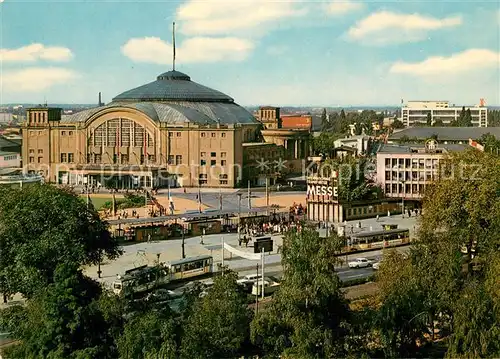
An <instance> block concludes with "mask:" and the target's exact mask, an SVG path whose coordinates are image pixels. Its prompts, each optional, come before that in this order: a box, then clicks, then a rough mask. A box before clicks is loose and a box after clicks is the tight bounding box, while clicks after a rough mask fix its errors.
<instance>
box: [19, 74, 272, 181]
mask: <svg viewBox="0 0 500 359" xmlns="http://www.w3.org/2000/svg"><path fill="white" fill-rule="evenodd" d="M99 102H100V101H99ZM61 112H62V111H61V109H59V108H50V107H39V108H32V109H29V110H28V114H27V121H26V124H25V128H24V129H23V163H24V164H26V165H28V168H29V170H30V171H31V172H36V173H39V174H42V175H43V176H44V177H45V180H46V181H48V182H51V183H58V184H70V185H81V184H89V185H90V184H94V185H103V186H104V185H107V184H109V182H110V181H111V182H112V183H113V185H114V186H116V187H117V188H136V187H148V188H149V187H160V186H166V185H167V184H168V183H169V184H170V185H172V186H187V187H192V186H199V185H202V186H208V187H219V186H221V187H234V186H236V185H237V184H238V181H240V182H241V181H242V178H243V175H244V174H243V173H242V170H241V169H242V168H243V166H244V149H245V148H246V147H249V148H250V147H252V146H251V145H250V146H245V145H244V144H252V143H255V142H257V138H258V134H259V128H260V126H261V124H260V122H258V121H257V120H256V119H255V118H254V116H253V115H252V114H251V113H250V112H248V111H247V110H246V109H244V108H243V107H241V106H239V105H238V104H236V103H235V102H234V100H233V99H232V98H231V97H230V96H228V95H226V94H224V93H222V92H219V91H216V90H213V89H211V88H208V87H206V86H203V85H200V84H198V83H196V82H194V81H191V78H190V77H189V76H188V75H186V74H184V73H182V72H178V71H169V72H166V73H163V74H161V75H159V76H158V77H157V78H156V80H155V81H153V82H150V83H147V84H145V85H142V86H139V87H136V88H134V89H131V90H128V91H125V92H123V93H121V94H119V95H117V96H116V97H115V98H113V100H112V102H111V103H109V104H107V105H103V104H101V103H100V104H99V106H98V107H95V108H91V109H87V110H84V111H81V112H78V113H75V114H72V115H68V116H65V115H61ZM259 145H262V143H259ZM258 147H259V148H261V149H259V151H260V152H259V153H261V152H263V155H265V156H267V157H273V155H274V156H275V157H276V156H279V155H280V149H279V148H277V147H278V146H276V145H275V144H272V143H270V144H269V146H258Z"/></svg>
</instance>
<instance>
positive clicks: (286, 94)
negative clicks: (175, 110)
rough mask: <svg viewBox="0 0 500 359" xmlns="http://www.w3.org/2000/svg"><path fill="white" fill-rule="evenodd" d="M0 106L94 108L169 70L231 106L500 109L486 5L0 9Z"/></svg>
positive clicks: (492, 19)
mask: <svg viewBox="0 0 500 359" xmlns="http://www.w3.org/2000/svg"><path fill="white" fill-rule="evenodd" d="M0 16H1V19H0V20H1V27H0V30H1V33H0V40H1V41H0V60H1V71H0V75H1V78H0V80H1V92H0V102H1V103H28V102H34V103H42V102H43V101H44V99H47V102H48V103H95V102H96V101H97V93H98V92H99V91H101V92H102V93H103V100H104V101H105V102H109V101H111V99H112V98H113V97H114V96H116V95H118V94H119V93H121V92H123V91H125V90H128V89H130V88H134V87H137V86H140V85H142V84H144V83H147V82H150V81H153V80H154V79H155V78H156V76H157V75H158V74H160V73H162V72H164V71H168V70H170V69H171V67H172V65H171V62H172V60H171V58H172V46H171V42H172V40H171V39H172V35H171V27H172V25H171V23H172V21H176V24H177V31H176V33H177V36H176V45H177V51H176V53H177V66H176V67H177V69H178V70H179V71H182V72H185V73H187V74H189V75H190V76H191V78H192V80H194V81H196V82H199V83H201V84H204V85H206V86H209V87H213V88H215V89H218V90H220V91H222V92H225V93H227V94H228V95H230V96H232V97H233V98H235V100H236V102H238V103H240V104H242V105H281V106H284V105H313V106H337V105H340V106H351V105H398V104H399V103H400V101H401V99H404V100H424V99H429V100H432V99H434V100H450V101H451V102H452V103H456V104H468V105H473V104H477V103H478V102H479V99H480V98H485V99H486V103H487V104H488V105H500V5H499V3H498V2H497V1H473V0H470V1H455V2H452V1H440V0H435V1H392V2H380V1H370V2H368V1H364V2H363V1H354V0H344V1H338V0H317V1H302V0H295V1H289V0H276V1H267V0H233V1H221V0H204V1H203V0H202V1H193V0H185V1H165V2H159V1H156V2H149V1H142V2H137V1H136V2H130V1H128V2H127V1H122V2H110V1H82V0H80V1H64V2H55V1H47V0H46V1H30V2H26V1H18V0H4V1H2V0H0Z"/></svg>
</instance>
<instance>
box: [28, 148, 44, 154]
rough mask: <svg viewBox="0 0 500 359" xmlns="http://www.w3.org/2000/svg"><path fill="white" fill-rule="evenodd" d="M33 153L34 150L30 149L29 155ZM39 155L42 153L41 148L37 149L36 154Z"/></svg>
mask: <svg viewBox="0 0 500 359" xmlns="http://www.w3.org/2000/svg"><path fill="white" fill-rule="evenodd" d="M33 153H35V150H34V149H32V148H30V155H31V154H33ZM40 153H43V149H41V148H39V149H38V154H40Z"/></svg>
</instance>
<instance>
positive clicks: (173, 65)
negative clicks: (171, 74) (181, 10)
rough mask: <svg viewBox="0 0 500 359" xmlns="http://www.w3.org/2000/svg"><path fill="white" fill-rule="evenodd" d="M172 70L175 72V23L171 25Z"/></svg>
mask: <svg viewBox="0 0 500 359" xmlns="http://www.w3.org/2000/svg"><path fill="white" fill-rule="evenodd" d="M172 51H173V53H172V70H173V71H175V22H173V23H172Z"/></svg>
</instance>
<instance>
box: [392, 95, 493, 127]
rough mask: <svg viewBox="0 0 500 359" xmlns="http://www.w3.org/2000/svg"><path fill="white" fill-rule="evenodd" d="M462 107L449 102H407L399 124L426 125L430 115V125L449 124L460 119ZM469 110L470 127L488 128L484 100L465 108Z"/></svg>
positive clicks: (486, 109)
mask: <svg viewBox="0 0 500 359" xmlns="http://www.w3.org/2000/svg"><path fill="white" fill-rule="evenodd" d="M462 107H463V106H455V105H454V104H452V105H450V103H449V101H408V102H407V104H406V105H403V106H402V107H401V122H403V124H404V125H405V126H408V127H409V126H415V125H416V124H417V123H421V124H426V123H427V118H428V116H429V114H430V117H431V121H432V123H431V124H432V125H433V124H434V123H435V122H436V121H437V120H441V121H443V124H449V123H450V122H452V121H455V120H457V119H458V118H459V117H460V113H461V112H462ZM465 109H466V110H467V109H470V112H471V115H472V125H473V126H476V127H488V108H487V107H485V106H484V100H483V99H481V101H480V104H479V105H476V106H473V107H471V106H465Z"/></svg>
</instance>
